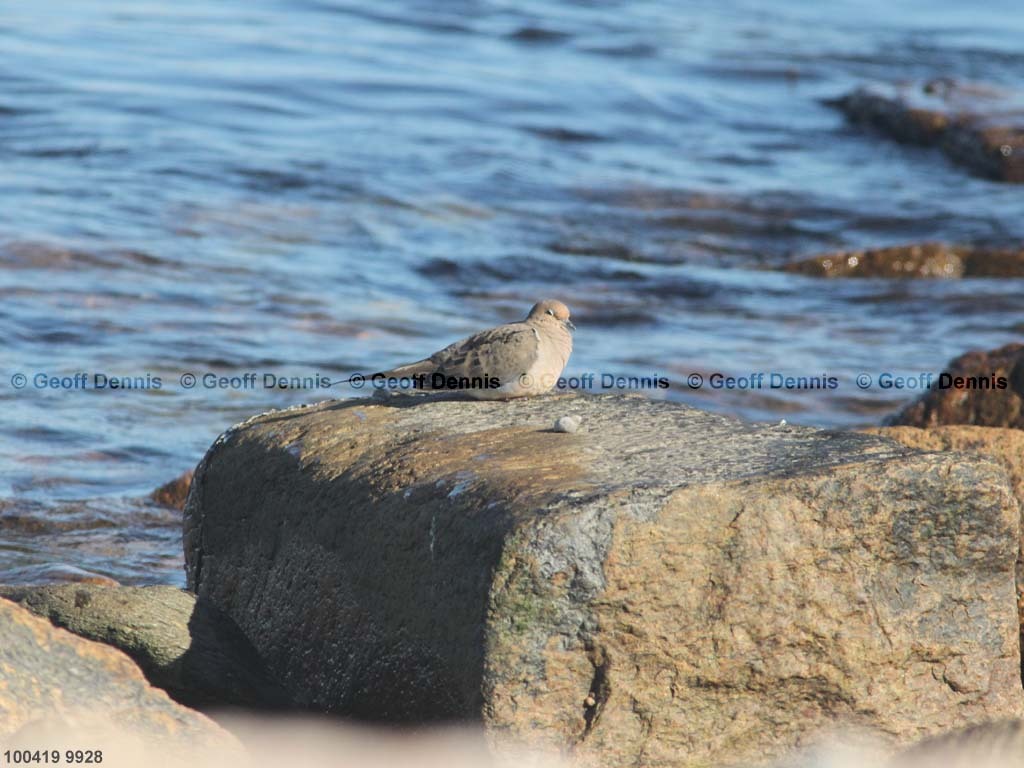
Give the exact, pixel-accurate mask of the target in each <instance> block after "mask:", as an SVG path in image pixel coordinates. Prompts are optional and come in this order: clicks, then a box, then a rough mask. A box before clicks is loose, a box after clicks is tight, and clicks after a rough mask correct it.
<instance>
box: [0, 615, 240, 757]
mask: <svg viewBox="0 0 1024 768" xmlns="http://www.w3.org/2000/svg"><path fill="white" fill-rule="evenodd" d="M115 734H116V738H117V741H118V743H122V744H123V743H125V740H126V739H128V740H135V741H136V743H137V744H143V745H146V746H147V747H148V749H149V750H150V760H149V761H147V762H148V764H153V765H156V764H162V763H160V760H159V758H160V757H161V756H164V755H172V754H183V753H184V752H186V751H187V750H189V749H193V748H196V749H200V750H202V749H209V750H210V751H215V750H221V749H228V750H231V748H232V745H233V744H234V741H233V739H231V738H230V737H229V736H228V734H227V733H226V732H225V731H223V730H222V729H221V728H219V727H218V726H217V725H215V724H214V723H213V721H211V720H208V719H207V718H206V717H204V716H203V715H200V714H198V713H196V712H193V711H191V710H189V709H186V708H185V707H182V706H181V705H179V704H176V703H175V702H173V701H172V700H171V699H170V698H168V696H167V694H166V693H164V692H163V691H161V690H158V689H155V688H152V687H150V685H149V684H148V683H147V682H146V679H145V678H144V677H143V676H142V673H141V672H140V671H139V668H138V667H137V666H135V664H134V663H133V662H132V661H131V659H129V658H128V657H127V656H125V655H124V654H123V653H121V652H120V651H118V650H116V649H115V648H111V647H109V646H107V645H103V644H101V643H94V642H91V641H89V640H84V639H82V638H80V637H77V636H75V635H73V634H71V633H70V632H66V631H65V630H63V629H58V628H56V627H54V626H52V625H51V624H50V622H48V621H46V620H45V619H41V618H39V617H37V616H34V615H33V614H31V613H30V612H29V611H27V610H25V609H24V608H21V607H20V606H17V605H15V604H14V603H11V602H8V601H7V600H2V599H0V743H2V744H3V745H4V749H18V748H24V749H31V750H33V751H35V750H40V749H45V750H50V749H61V748H64V747H66V748H69V749H77V750H86V749H88V750H90V751H94V750H97V749H98V750H101V751H102V750H104V749H105V748H106V754H105V755H104V756H101V757H100V759H98V760H97V759H95V755H94V756H93V757H94V759H93V761H92V762H94V763H99V762H103V763H104V764H107V765H110V764H115V765H124V763H123V762H122V761H120V760H119V759H117V758H118V757H119V756H118V755H117V754H115V752H114V750H113V749H112V747H113V743H112V741H110V740H108V738H113V736H114V735H115ZM61 758H62V759H63V758H64V756H63V753H62V754H61ZM5 762H6V761H5Z"/></svg>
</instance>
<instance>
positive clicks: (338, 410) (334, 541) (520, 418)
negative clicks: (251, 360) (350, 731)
mask: <svg viewBox="0 0 1024 768" xmlns="http://www.w3.org/2000/svg"><path fill="white" fill-rule="evenodd" d="M564 416H579V417H580V418H581V419H582V422H583V423H585V424H586V425H587V430H586V432H577V433H572V434H566V433H559V432H555V431H554V430H553V429H552V425H553V424H554V423H555V422H556V421H557V419H559V418H561V417H564ZM185 515H186V527H185V547H186V562H187V570H188V580H189V586H190V587H191V588H193V589H194V590H196V591H197V592H198V597H199V601H200V602H204V601H210V602H212V603H213V604H214V605H216V606H217V607H218V608H220V609H221V610H223V611H224V612H226V613H227V614H229V615H230V616H231V617H232V618H233V619H234V620H235V621H236V622H237V623H238V625H239V626H240V627H241V628H242V629H243V631H244V632H245V633H246V635H247V636H248V637H249V639H250V640H251V641H252V643H253V645H254V646H255V648H256V649H257V651H258V652H259V654H260V655H261V657H262V659H263V660H264V661H265V662H266V664H267V665H268V668H269V669H270V670H271V671H272V672H273V673H274V674H275V675H277V676H278V677H279V679H281V680H282V682H283V683H284V685H285V686H286V688H287V689H288V691H289V694H290V695H292V696H293V697H295V698H296V699H297V700H298V701H299V702H300V703H303V704H307V705H310V706H313V707H316V708H319V709H323V710H329V711H333V712H337V713H340V714H345V715H349V716H353V717H363V718H370V719H378V720H386V721H392V722H396V721H406V722H409V721H412V722H423V721H428V720H438V719H470V720H479V721H482V722H483V723H484V724H485V725H486V727H487V728H488V730H489V732H490V734H491V736H492V738H493V739H494V740H495V742H496V743H502V744H504V743H510V742H515V741H518V740H521V739H525V740H528V741H530V742H531V743H534V744H547V745H549V746H550V748H551V749H552V750H554V751H557V752H560V753H565V754H571V755H573V756H574V757H576V758H579V759H581V760H583V761H584V762H591V763H594V764H599V765H608V766H621V765H626V764H630V765H649V766H655V765H657V766H662V765H664V766H668V765H673V766H678V765H694V766H696V765H708V764H723V763H725V764H729V763H743V762H757V761H761V760H763V759H766V758H769V757H772V756H779V755H782V754H785V753H786V752H787V751H788V750H790V749H791V748H792V747H794V746H796V745H799V744H801V743H803V740H804V739H806V738H807V736H808V734H811V733H815V732H817V731H818V730H819V729H821V728H823V727H830V726H832V725H833V724H835V723H836V722H841V723H847V724H852V725H854V726H856V727H866V728H870V729H874V730H876V731H878V732H880V733H882V734H884V735H885V736H886V737H888V738H890V739H892V740H893V741H895V742H898V743H909V742H912V741H914V740H916V739H917V738H920V737H921V736H925V735H929V734H932V733H938V732H941V731H944V730H947V729H949V728H951V727H954V726H957V725H961V724H963V723H965V722H977V721H980V720H985V719H991V718H993V717H1001V716H1009V715H1019V714H1021V712H1022V709H1021V708H1022V692H1021V682H1020V658H1019V650H1018V630H1019V625H1018V620H1017V606H1016V593H1015V583H1014V579H1015V562H1016V557H1017V542H1018V536H1019V510H1018V506H1017V500H1016V498H1015V497H1014V495H1013V491H1012V488H1011V486H1010V481H1009V479H1008V476H1007V473H1006V470H1005V468H1004V467H1003V466H1001V465H1000V464H999V463H997V462H995V461H992V460H990V459H986V458H984V457H981V456H972V455H970V454H952V453H919V452H916V451H913V450H911V449H909V448H907V447H905V446H901V445H899V444H897V443H895V442H893V441H890V440H886V439H883V438H879V437H876V436H871V435H864V434H856V433H845V432H829V431H821V430H813V429H806V428H795V427H779V426H767V425H751V424H744V423H741V422H738V421H735V420H732V419H728V418H725V417H721V416H716V415H712V414H707V413H703V412H700V411H697V410H694V409H691V408H687V407H684V406H681V405H677V404H672V403H667V402H653V401H649V400H646V399H644V398H640V397H621V396H601V397H578V396H558V397H556V396H550V397H543V398H537V399H533V400H526V401H521V402H514V403H472V402H459V401H450V400H437V399H422V398H415V397H402V398H395V399H393V400H391V401H387V402H386V403H379V402H372V401H367V400H350V401H337V402H329V403H323V404H320V405H318V406H313V407H308V408H297V409H292V410H288V411H282V412H273V413H269V414H264V415H262V416H259V417H256V418H253V419H251V420H249V421H248V422H246V423H244V424H242V425H239V426H238V427H236V428H234V429H232V430H230V431H229V432H227V433H225V434H224V435H223V436H222V437H221V438H219V439H218V441H217V442H216V443H215V444H214V446H213V447H212V448H211V449H210V451H209V452H208V453H207V455H206V457H205V458H204V459H203V461H202V462H201V463H200V466H199V468H198V469H197V472H196V477H195V480H194V482H193V485H192V490H191V493H190V496H189V499H188V502H187V504H186V512H185Z"/></svg>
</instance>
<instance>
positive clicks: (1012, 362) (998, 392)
mask: <svg viewBox="0 0 1024 768" xmlns="http://www.w3.org/2000/svg"><path fill="white" fill-rule="evenodd" d="M942 377H946V381H947V383H948V384H949V386H947V387H946V388H939V387H938V386H936V387H934V388H932V389H930V390H928V391H927V392H925V393H924V394H923V395H921V397H919V398H918V399H917V400H915V401H914V402H912V403H911V404H910V405H908V406H907V407H906V408H904V409H903V410H902V411H900V412H899V413H898V414H896V415H895V416H893V417H892V418H891V419H890V420H889V423H890V424H892V425H894V426H908V427H937V426H942V425H945V424H973V425H976V426H982V427H1013V428H1015V429H1024V344H1007V345H1006V346H1005V347H1000V348H999V349H994V350H991V351H988V352H982V351H974V352H968V353H966V354H963V355H961V356H960V357H957V358H955V359H954V360H953V361H951V362H950V363H949V365H948V366H946V369H945V370H944V371H943V372H942V374H940V379H939V380H937V381H936V385H939V384H941V383H942ZM1000 384H1002V385H1004V386H999V385H1000Z"/></svg>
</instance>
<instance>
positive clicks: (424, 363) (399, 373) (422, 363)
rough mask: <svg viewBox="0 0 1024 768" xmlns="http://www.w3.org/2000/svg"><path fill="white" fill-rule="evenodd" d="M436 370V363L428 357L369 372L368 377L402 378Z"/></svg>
mask: <svg viewBox="0 0 1024 768" xmlns="http://www.w3.org/2000/svg"><path fill="white" fill-rule="evenodd" d="M436 370H437V364H436V363H434V361H433V360H431V359H430V358H429V357H428V358H426V359H424V360H417V361H416V362H415V363H407V364H406V365H400V366H398V367H397V368H392V369H391V370H388V371H377V373H371V374H370V376H369V378H371V379H372V378H374V377H377V376H385V377H389V378H390V377H395V378H402V377H403V376H416V375H418V374H423V373H425V374H430V373H433V372H434V371H436Z"/></svg>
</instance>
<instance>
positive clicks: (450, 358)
mask: <svg viewBox="0 0 1024 768" xmlns="http://www.w3.org/2000/svg"><path fill="white" fill-rule="evenodd" d="M539 354H540V336H539V335H538V333H537V330H536V329H535V328H534V327H533V326H532V325H529V324H527V323H509V324H507V325H499V326H498V327H497V328H491V329H490V330H488V331H481V332H480V333H477V334H474V335H472V336H470V337H469V338H466V339H463V340H462V341H457V342H455V343H454V344H451V345H450V346H447V347H445V348H444V349H442V350H441V351H440V352H437V353H435V354H434V355H431V357H430V360H431V362H433V363H434V365H435V366H436V370H437V372H438V373H442V374H444V375H445V376H459V377H463V376H466V377H470V378H472V377H476V376H481V377H483V376H490V377H495V378H497V379H498V380H499V381H500V382H501V383H502V384H505V383H506V382H510V381H513V380H515V379H516V378H518V377H519V376H521V375H522V374H524V373H526V372H527V371H529V370H530V367H531V366H532V365H533V364H534V363H535V362H536V361H537V356H538V355H539Z"/></svg>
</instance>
